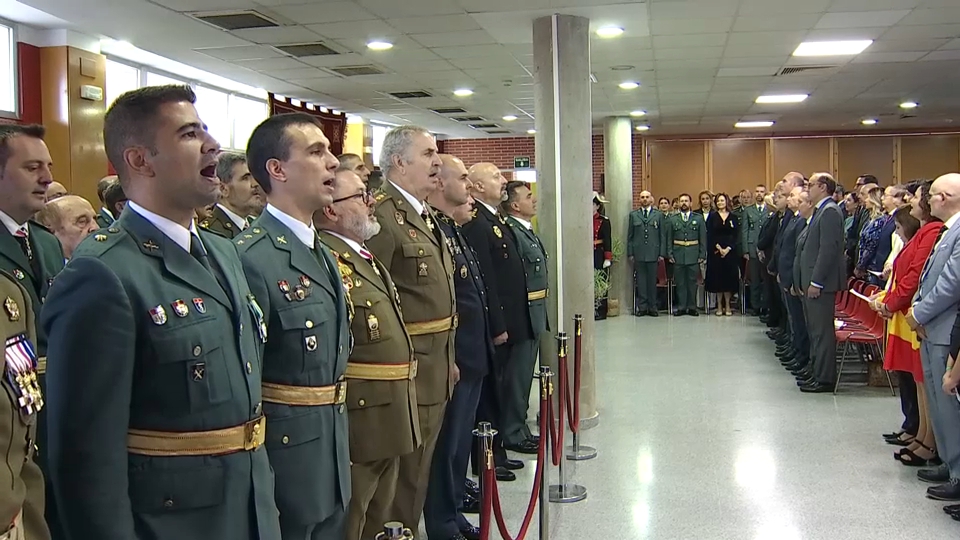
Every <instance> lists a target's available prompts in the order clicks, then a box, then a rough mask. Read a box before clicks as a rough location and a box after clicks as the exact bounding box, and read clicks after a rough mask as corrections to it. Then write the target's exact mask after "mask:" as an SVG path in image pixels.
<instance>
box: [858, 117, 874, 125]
mask: <svg viewBox="0 0 960 540" xmlns="http://www.w3.org/2000/svg"><path fill="white" fill-rule="evenodd" d="M860 123H861V124H863V125H865V126H872V125H875V124H876V123H877V119H876V118H864V119H863V120H861V121H860Z"/></svg>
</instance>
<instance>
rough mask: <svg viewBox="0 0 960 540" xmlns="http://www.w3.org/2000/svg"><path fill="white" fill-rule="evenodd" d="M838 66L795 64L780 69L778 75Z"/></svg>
mask: <svg viewBox="0 0 960 540" xmlns="http://www.w3.org/2000/svg"><path fill="white" fill-rule="evenodd" d="M835 67H837V66H793V67H785V68H783V69H781V70H780V73H777V76H778V77H783V76H784V75H796V74H797V73H805V72H807V71H818V70H821V69H833V68H835Z"/></svg>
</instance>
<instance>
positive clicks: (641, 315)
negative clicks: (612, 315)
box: [633, 311, 647, 317]
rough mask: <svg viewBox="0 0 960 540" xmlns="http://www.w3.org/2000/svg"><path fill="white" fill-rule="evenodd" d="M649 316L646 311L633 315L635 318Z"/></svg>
mask: <svg viewBox="0 0 960 540" xmlns="http://www.w3.org/2000/svg"><path fill="white" fill-rule="evenodd" d="M646 315H647V312H646V311H637V312H636V313H634V314H633V316H634V317H645V316H646Z"/></svg>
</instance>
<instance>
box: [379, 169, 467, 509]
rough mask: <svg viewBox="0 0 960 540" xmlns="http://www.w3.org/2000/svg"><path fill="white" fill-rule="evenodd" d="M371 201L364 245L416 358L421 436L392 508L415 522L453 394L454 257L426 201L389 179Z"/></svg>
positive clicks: (403, 466) (405, 461) (403, 468)
mask: <svg viewBox="0 0 960 540" xmlns="http://www.w3.org/2000/svg"><path fill="white" fill-rule="evenodd" d="M376 199H377V206H376V211H375V212H376V216H377V219H378V220H379V221H380V226H381V229H380V234H378V235H377V236H374V237H373V238H371V239H370V240H368V241H367V243H366V245H367V247H369V248H370V251H371V252H373V254H374V256H376V258H377V260H379V261H380V263H381V264H382V265H383V266H384V267H386V269H387V271H388V272H390V276H391V277H392V278H393V283H394V285H396V287H397V291H398V292H399V295H400V305H401V306H403V324H404V326H406V327H407V332H408V333H409V334H410V340H411V341H412V342H413V349H414V355H415V357H416V360H417V379H416V383H417V409H418V412H417V414H418V415H419V422H420V435H421V437H422V438H423V444H422V445H421V446H420V447H418V448H417V449H416V450H415V451H413V452H411V453H409V454H407V455H405V456H403V457H401V458H400V478H399V480H398V483H397V495H396V497H395V498H394V503H393V507H392V509H391V510H390V512H389V514H390V515H393V516H397V519H399V520H400V521H402V522H403V523H404V524H405V525H406V526H408V527H410V528H416V526H417V524H418V523H419V522H420V514H421V512H422V511H423V505H424V503H425V501H426V497H427V481H428V480H429V476H430V463H431V460H432V459H433V452H434V450H435V448H436V445H437V438H438V437H439V434H440V427H441V425H442V424H443V413H444V409H445V407H446V404H447V401H449V400H450V396H451V395H452V394H453V379H452V377H451V370H452V369H453V363H454V343H455V340H454V338H455V333H456V326H457V306H456V296H454V295H455V292H454V286H453V257H452V255H451V254H450V251H449V249H448V247H447V243H446V240H445V239H444V237H443V233H442V232H441V231H440V228H439V227H438V226H437V225H436V217H435V216H434V215H433V211H432V210H431V209H430V207H429V206H424V212H425V213H426V219H424V217H423V216H422V215H421V214H420V213H418V212H417V211H416V209H415V208H414V206H413V205H412V204H411V203H410V201H409V200H407V199H406V198H404V195H403V194H402V193H401V192H400V190H399V189H398V188H397V186H395V185H394V184H393V183H392V182H389V181H387V182H384V183H383V187H382V189H380V190H379V191H378V192H377V194H376Z"/></svg>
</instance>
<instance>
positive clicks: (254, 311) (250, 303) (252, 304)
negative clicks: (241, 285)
mask: <svg viewBox="0 0 960 540" xmlns="http://www.w3.org/2000/svg"><path fill="white" fill-rule="evenodd" d="M247 307H249V308H250V314H251V315H253V321H254V323H256V325H257V334H258V335H259V336H260V342H261V343H266V342H267V321H265V320H264V318H263V310H262V309H260V304H258V303H257V298H256V297H255V296H253V295H252V294H248V295H247Z"/></svg>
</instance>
